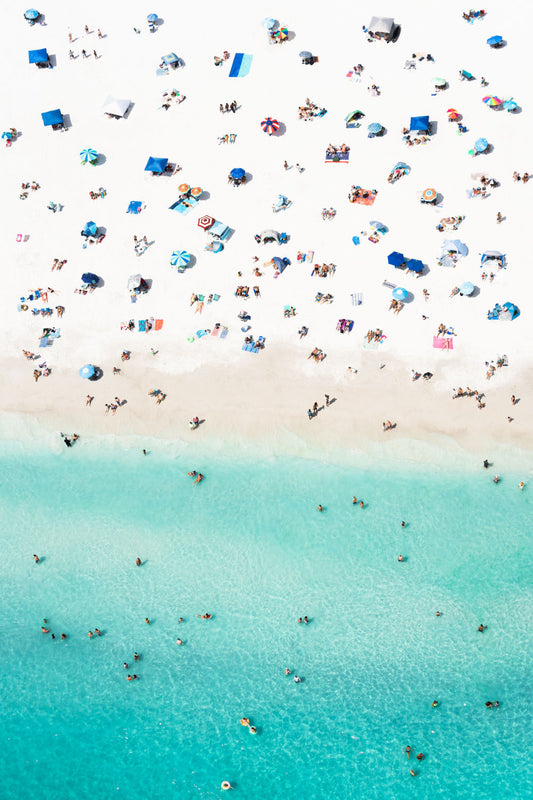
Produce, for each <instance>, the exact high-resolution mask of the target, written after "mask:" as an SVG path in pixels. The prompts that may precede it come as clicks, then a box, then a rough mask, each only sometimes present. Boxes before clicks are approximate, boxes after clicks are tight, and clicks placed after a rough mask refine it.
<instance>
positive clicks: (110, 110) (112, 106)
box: [102, 95, 131, 117]
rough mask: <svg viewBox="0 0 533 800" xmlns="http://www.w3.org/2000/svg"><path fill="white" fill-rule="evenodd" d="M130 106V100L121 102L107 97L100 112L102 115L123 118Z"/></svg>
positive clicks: (115, 98)
mask: <svg viewBox="0 0 533 800" xmlns="http://www.w3.org/2000/svg"><path fill="white" fill-rule="evenodd" d="M130 105H131V100H121V99H119V98H117V97H111V95H109V97H107V98H106V100H105V102H104V104H103V106H102V111H103V112H104V114H111V116H113V117H123V116H124V114H125V113H126V111H127V110H128V108H129V107H130Z"/></svg>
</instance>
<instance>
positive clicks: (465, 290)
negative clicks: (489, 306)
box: [459, 281, 476, 297]
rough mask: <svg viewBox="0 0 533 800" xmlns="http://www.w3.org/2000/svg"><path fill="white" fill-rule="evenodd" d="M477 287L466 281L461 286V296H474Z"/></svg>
mask: <svg viewBox="0 0 533 800" xmlns="http://www.w3.org/2000/svg"><path fill="white" fill-rule="evenodd" d="M475 288H476V287H475V286H474V284H473V283H470V281H465V282H464V283H462V284H461V286H459V294H464V295H466V296H467V297H468V296H469V295H471V294H472V292H473V291H474V289H475Z"/></svg>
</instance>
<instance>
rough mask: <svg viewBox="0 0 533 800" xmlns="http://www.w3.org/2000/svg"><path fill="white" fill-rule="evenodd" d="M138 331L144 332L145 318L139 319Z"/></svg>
mask: <svg viewBox="0 0 533 800" xmlns="http://www.w3.org/2000/svg"><path fill="white" fill-rule="evenodd" d="M139 332H140V333H146V320H145V319H140V320H139Z"/></svg>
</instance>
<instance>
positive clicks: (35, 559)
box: [33, 553, 41, 564]
mask: <svg viewBox="0 0 533 800" xmlns="http://www.w3.org/2000/svg"><path fill="white" fill-rule="evenodd" d="M33 560H34V561H35V563H36V564H40V563H41V559H40V558H39V556H38V555H36V554H35V553H34V554H33Z"/></svg>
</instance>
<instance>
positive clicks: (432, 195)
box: [422, 188, 437, 203]
mask: <svg viewBox="0 0 533 800" xmlns="http://www.w3.org/2000/svg"><path fill="white" fill-rule="evenodd" d="M436 199H437V190H436V189H431V188H428V189H424V191H423V192H422V200H424V202H425V203H432V202H433V200H436Z"/></svg>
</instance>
